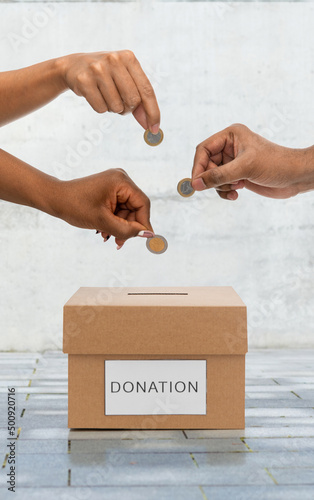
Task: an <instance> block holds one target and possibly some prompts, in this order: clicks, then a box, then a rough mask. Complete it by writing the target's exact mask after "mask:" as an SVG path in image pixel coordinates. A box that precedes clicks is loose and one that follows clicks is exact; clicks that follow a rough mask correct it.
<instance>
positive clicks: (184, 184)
mask: <svg viewBox="0 0 314 500" xmlns="http://www.w3.org/2000/svg"><path fill="white" fill-rule="evenodd" d="M191 182H192V179H188V178H186V179H182V180H181V181H180V182H179V183H178V186H177V190H178V193H179V194H180V195H181V196H183V198H189V197H190V196H193V194H194V193H195V189H193V187H192V184H191Z"/></svg>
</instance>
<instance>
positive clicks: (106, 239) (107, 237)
mask: <svg viewBox="0 0 314 500" xmlns="http://www.w3.org/2000/svg"><path fill="white" fill-rule="evenodd" d="M109 238H110V235H108V236H106V237H105V238H104V243H106V241H108V240H109Z"/></svg>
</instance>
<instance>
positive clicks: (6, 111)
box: [0, 50, 160, 133]
mask: <svg viewBox="0 0 314 500" xmlns="http://www.w3.org/2000/svg"><path fill="white" fill-rule="evenodd" d="M68 89H71V90H72V91H73V92H74V93H75V94H76V95H78V96H83V97H85V99H86V100H87V102H88V103H89V104H90V105H91V106H92V108H93V109H94V110H95V111H97V112H98V113H105V112H106V111H112V112H113V113H119V114H126V113H129V112H132V113H133V115H134V117H135V118H136V120H137V121H138V122H139V123H140V125H142V126H143V127H144V128H145V129H147V128H150V129H151V131H152V132H153V133H157V132H158V130H159V124H160V112H159V108H158V104H157V100H156V96H155V93H154V90H153V87H152V86H151V84H150V82H149V80H148V78H147V76H146V75H145V73H144V71H143V70H142V68H141V66H140V64H139V62H138V60H137V59H136V57H135V56H134V54H133V53H132V52H131V51H129V50H122V51H118V52H96V53H92V54H71V55H68V56H64V57H60V58H57V59H52V60H50V61H45V62H42V63H39V64H35V65H34V66H30V67H28V68H23V69H19V70H15V71H6V72H3V73H0V126H1V125H5V124H7V123H9V122H11V121H13V120H16V119H17V118H20V117H22V116H24V115H26V114H27V113H30V112H31V111H34V110H36V109H38V108H40V107H42V106H44V105H45V104H47V103H48V102H50V101H52V100H53V99H55V98H56V97H57V96H58V95H60V94H61V93H62V92H64V91H66V90H68Z"/></svg>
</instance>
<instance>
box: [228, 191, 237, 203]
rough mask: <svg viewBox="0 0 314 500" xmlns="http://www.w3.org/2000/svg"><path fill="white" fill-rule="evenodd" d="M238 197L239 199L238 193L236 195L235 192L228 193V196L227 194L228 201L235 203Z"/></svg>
mask: <svg viewBox="0 0 314 500" xmlns="http://www.w3.org/2000/svg"><path fill="white" fill-rule="evenodd" d="M236 197H237V195H236V193H234V192H233V193H232V192H231V193H228V194H227V198H228V200H231V201H233V200H235V199H236Z"/></svg>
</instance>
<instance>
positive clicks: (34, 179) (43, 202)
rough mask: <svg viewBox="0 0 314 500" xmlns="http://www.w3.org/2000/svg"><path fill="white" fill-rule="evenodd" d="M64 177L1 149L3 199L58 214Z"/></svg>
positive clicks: (0, 185) (0, 166)
mask: <svg viewBox="0 0 314 500" xmlns="http://www.w3.org/2000/svg"><path fill="white" fill-rule="evenodd" d="M62 184H63V183H62V181H60V180H58V179H56V178H55V177H52V176H50V175H47V174H45V173H43V172H41V171H40V170H37V169H36V168H34V167H31V166H30V165H28V164H27V163H24V162H23V161H21V160H19V159H18V158H15V157H14V156H12V155H10V154H9V153H6V152H5V151H3V150H1V149H0V199H2V200H5V201H10V202H12V203H18V204H20V205H26V206H29V207H33V208H36V209H38V210H42V211H43V212H46V213H48V214H50V215H53V216H57V217H58V216H59V213H58V203H57V201H58V198H59V191H60V187H61V186H62Z"/></svg>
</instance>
